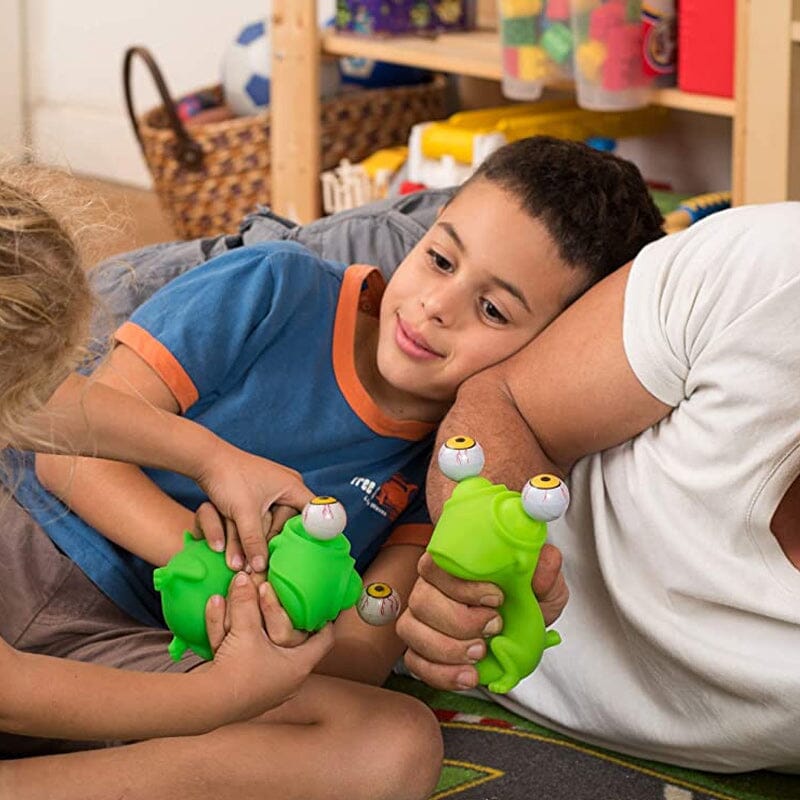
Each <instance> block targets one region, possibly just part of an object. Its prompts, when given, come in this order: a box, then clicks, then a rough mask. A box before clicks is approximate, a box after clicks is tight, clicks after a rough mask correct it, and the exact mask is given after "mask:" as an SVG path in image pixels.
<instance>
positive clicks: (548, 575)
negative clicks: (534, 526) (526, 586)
mask: <svg viewBox="0 0 800 800" xmlns="http://www.w3.org/2000/svg"><path fill="white" fill-rule="evenodd" d="M561 563H562V558H561V551H560V550H559V549H558V548H557V547H555V546H554V545H552V544H545V545H544V546H543V547H542V551H541V553H540V554H539V561H538V563H537V565H536V571H535V572H534V574H533V582H532V586H533V591H534V593H535V594H536V598H537V600H538V601H539V608H540V609H541V611H542V616H543V617H544V622H545V625H552V624H553V623H554V622H555V621H556V619H558V617H559V615H560V614H561V612H562V611H563V610H564V608H565V606H566V605H567V601H568V600H569V587H568V586H567V582H566V580H565V579H564V573H563V572H562V570H561Z"/></svg>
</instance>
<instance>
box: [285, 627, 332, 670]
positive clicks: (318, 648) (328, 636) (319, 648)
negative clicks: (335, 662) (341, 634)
mask: <svg viewBox="0 0 800 800" xmlns="http://www.w3.org/2000/svg"><path fill="white" fill-rule="evenodd" d="M332 647H333V624H332V623H330V622H329V623H328V624H327V625H326V626H325V627H324V628H322V629H321V630H319V631H317V633H314V634H312V635H311V636H309V637H308V639H307V640H306V641H305V642H303V644H301V645H298V646H297V647H295V648H294V649H293V650H292V653H296V654H298V655H302V656H303V659H304V660H305V661H306V663H307V664H308V670H309V672H310V671H311V670H312V669H313V668H314V667H315V666H316V665H317V664H318V663H319V662H320V661H321V660H322V659H323V658H324V657H325V656H326V655H327V654H328V653H329V652H330V650H331V648H332Z"/></svg>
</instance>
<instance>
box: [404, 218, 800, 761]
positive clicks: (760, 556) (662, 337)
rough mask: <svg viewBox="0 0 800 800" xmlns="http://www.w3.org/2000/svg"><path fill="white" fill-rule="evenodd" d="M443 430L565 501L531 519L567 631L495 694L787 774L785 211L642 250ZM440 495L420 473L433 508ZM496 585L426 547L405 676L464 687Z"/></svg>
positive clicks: (694, 754)
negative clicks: (550, 514) (546, 541)
mask: <svg viewBox="0 0 800 800" xmlns="http://www.w3.org/2000/svg"><path fill="white" fill-rule="evenodd" d="M457 434H467V435H469V436H471V437H474V438H475V439H477V440H478V441H479V442H480V443H481V444H482V446H483V448H484V450H485V452H486V469H485V470H484V473H483V474H484V475H486V476H487V477H489V478H491V479H493V480H496V481H499V482H503V483H506V484H507V485H508V486H510V487H512V488H518V487H520V486H522V485H523V484H524V482H525V480H526V479H527V478H529V477H530V476H531V475H533V474H535V473H537V472H541V471H542V470H543V469H547V470H551V471H556V472H559V473H561V474H562V475H568V476H569V478H568V480H569V485H570V490H571V495H572V504H571V506H570V508H569V510H568V512H567V513H566V515H565V517H564V518H562V519H561V520H558V521H556V522H553V523H551V524H550V526H549V527H550V541H551V542H553V543H554V544H555V545H556V546H557V547H558V548H560V549H561V551H562V554H563V564H564V576H565V577H566V581H567V584H568V585H569V587H570V590H571V599H570V602H569V603H568V604H567V606H566V609H565V611H564V613H563V616H562V618H561V619H560V620H559V625H558V629H559V632H560V633H561V634H562V636H563V643H562V644H561V646H559V647H555V648H552V649H549V650H548V651H547V652H546V654H545V655H544V658H543V660H542V662H541V664H540V666H539V668H538V669H537V670H536V671H535V672H534V673H533V675H531V676H530V677H528V678H527V679H525V680H524V681H522V682H521V683H520V684H519V685H518V686H517V687H516V688H515V689H514V690H513V691H512V692H510V693H509V694H508V695H505V696H493V697H494V699H495V700H497V701H498V702H500V703H502V704H503V705H505V706H507V707H509V708H511V709H513V710H514V711H516V712H518V713H520V714H523V715H525V716H527V717H529V718H531V719H534V720H536V721H538V722H540V723H542V724H545V725H547V726H550V727H552V728H555V729H557V730H559V731H562V732H565V733H568V734H571V735H574V736H576V737H578V738H581V739H583V740H586V741H590V742H593V743H596V744H599V745H602V746H605V747H608V748H612V749H615V750H618V751H623V752H626V753H629V754H632V755H635V756H641V757H644V758H652V759H658V760H662V761H667V762H671V763H675V764H680V765H685V766H689V767H694V768H701V769H709V770H715V771H721V772H729V771H741V770H750V769H757V768H771V769H778V770H786V771H800V725H798V719H800V477H798V476H799V475H800V203H779V204H773V205H763V206H748V207H742V208H736V209H732V210H729V211H725V212H721V213H719V214H715V215H714V216H712V217H710V218H708V219H707V220H705V221H703V222H701V223H699V224H696V225H694V226H692V227H691V228H689V229H688V230H687V231H685V232H683V233H680V234H677V235H673V236H669V237H666V238H664V239H661V240H659V241H657V242H654V243H652V244H650V245H648V246H647V247H645V248H644V249H643V250H642V251H641V253H640V254H639V255H638V256H637V257H636V259H635V260H634V261H633V262H632V263H629V264H627V265H625V266H624V267H623V268H621V269H620V270H618V271H617V272H616V273H614V274H612V275H611V276H609V277H608V278H606V279H605V280H604V281H602V282H601V283H600V284H598V285H597V286H596V287H595V288H594V289H592V290H591V291H589V292H588V293H587V294H586V295H585V296H584V297H583V298H581V299H580V300H578V301H577V302H576V303H575V304H574V305H573V306H572V307H571V308H569V309H568V310H567V311H566V312H565V313H564V314H563V315H562V316H561V317H560V318H558V319H557V320H556V321H555V322H553V323H552V324H551V326H550V327H549V328H548V329H547V330H545V332H544V333H542V334H541V335H540V336H539V337H538V338H537V339H535V340H534V341H533V342H532V343H531V344H530V345H528V346H527V347H526V348H525V349H524V350H523V351H521V352H520V353H518V354H517V355H516V356H514V357H513V358H512V359H510V360H508V361H506V362H505V363H503V364H501V365H499V366H497V367H494V368H492V369H491V370H487V371H486V372H484V373H482V374H480V375H478V376H476V377H475V378H473V379H471V380H470V381H469V382H468V383H467V384H465V385H464V386H463V387H462V389H461V390H460V392H459V396H458V400H457V403H456V405H455V407H454V408H453V410H452V411H451V413H450V414H449V415H448V417H447V418H446V420H445V421H444V423H443V424H442V427H441V430H440V435H439V438H440V440H445V439H447V438H448V437H451V436H453V435H457ZM451 490H452V483H450V482H449V481H447V479H445V478H444V477H443V476H441V474H440V473H439V471H438V470H437V469H436V467H435V466H434V468H433V469H432V470H431V472H430V475H429V486H428V498H429V502H430V503H431V504H433V505H434V508H433V509H432V510H433V512H434V514H436V513H437V510H438V508H439V507H440V506H441V503H442V502H443V501H444V500H445V499H446V497H448V496H449V494H450V491H451ZM565 597H566V591H563V592H562V602H563V601H564V600H565ZM500 599H501V598H500V596H499V590H498V589H497V588H496V587H493V586H491V585H487V584H469V583H466V582H462V581H457V580H456V579H454V578H451V577H449V576H446V575H444V573H441V572H440V571H439V570H438V569H437V568H436V567H435V566H434V565H433V564H432V562H431V561H430V558H429V557H428V556H424V557H423V559H422V561H421V562H420V578H419V580H418V582H417V585H416V587H415V589H414V593H413V595H412V597H411V599H410V601H409V610H408V611H407V612H406V613H405V615H404V617H403V618H402V619H401V621H400V623H399V625H398V631H399V632H400V634H401V635H402V636H403V638H404V639H405V640H406V642H407V643H408V645H409V651H408V653H407V656H406V663H407V665H408V667H409V669H411V671H412V672H413V673H414V674H416V675H418V676H419V677H421V678H423V679H424V680H426V681H427V682H428V683H430V684H432V685H434V686H438V687H441V688H449V689H456V688H467V687H471V686H475V684H476V683H477V674H476V671H475V669H474V667H473V666H471V665H472V664H473V663H474V662H475V661H476V660H477V658H480V657H481V655H482V654H483V652H484V648H485V645H484V640H483V638H482V636H481V630H482V629H483V628H484V626H487V625H488V627H489V629H490V631H491V630H493V629H496V626H497V622H496V621H495V618H496V616H497V612H496V609H495V608H493V605H496V604H497V603H498V601H499V600H500ZM493 626H494V628H493ZM470 648H471V650H470V654H468V653H467V651H468V649H470Z"/></svg>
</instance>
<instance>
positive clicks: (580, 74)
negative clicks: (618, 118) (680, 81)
mask: <svg viewBox="0 0 800 800" xmlns="http://www.w3.org/2000/svg"><path fill="white" fill-rule="evenodd" d="M571 8H572V32H573V36H574V40H575V89H576V94H577V98H578V104H579V105H580V106H581V107H582V108H590V109H595V110H614V109H624V108H639V107H641V106H644V105H646V103H647V100H648V95H649V90H650V87H651V86H653V84H654V82H655V80H656V79H658V82H659V83H660V84H663V83H664V81H665V79H666V80H667V81H672V82H674V72H675V37H676V32H675V3H674V0H645V2H642V0H573V3H572V6H571Z"/></svg>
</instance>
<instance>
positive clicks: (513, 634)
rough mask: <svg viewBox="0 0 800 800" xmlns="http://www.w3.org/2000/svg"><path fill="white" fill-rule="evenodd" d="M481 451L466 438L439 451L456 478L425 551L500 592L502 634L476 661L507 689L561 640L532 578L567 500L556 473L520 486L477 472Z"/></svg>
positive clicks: (487, 681) (484, 679) (491, 684)
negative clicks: (549, 531)
mask: <svg viewBox="0 0 800 800" xmlns="http://www.w3.org/2000/svg"><path fill="white" fill-rule="evenodd" d="M483 464H484V456H483V450H482V448H481V446H480V445H479V444H478V443H477V442H476V441H475V440H474V439H471V438H469V437H468V436H454V437H452V438H451V439H448V440H447V442H445V444H444V445H442V447H441V449H440V451H439V468H440V469H441V470H442V472H443V473H444V474H445V475H446V476H447V477H448V478H450V479H451V480H455V481H458V482H459V483H458V485H457V486H456V487H455V489H454V490H453V494H452V495H451V497H450V499H449V500H447V502H446V503H445V504H444V508H443V510H442V515H441V517H440V518H439V522H438V523H437V525H436V528H435V530H434V532H433V536H432V537H431V541H430V544H429V545H428V552H429V553H430V554H431V556H432V558H433V560H434V561H435V562H436V564H437V565H438V566H439V567H441V568H442V569H443V570H444V571H445V572H448V573H450V574H451V575H454V576H455V577H457V578H463V579H465V580H472V581H489V582H490V583H494V584H496V585H497V586H499V587H500V588H501V589H502V590H503V594H504V598H505V599H504V602H503V605H502V606H501V607H500V609H499V611H500V616H501V617H502V618H503V629H502V632H501V633H499V634H497V635H496V636H493V637H492V638H491V639H489V640H488V642H487V653H486V655H485V656H484V657H483V658H482V659H481V660H480V661H479V662H478V663H477V664H476V667H477V669H478V679H479V681H480V683H481V684H482V685H484V686H487V687H488V688H489V690H490V691H492V692H497V693H500V694H502V693H505V692H509V691H511V689H513V688H514V686H516V685H517V683H518V682H519V681H520V680H522V679H523V678H524V677H526V676H527V675H529V674H530V673H531V672H533V670H534V669H536V667H537V666H538V664H539V661H540V660H541V658H542V654H543V653H544V651H545V649H547V648H548V647H553V646H554V645H557V644H559V643H560V642H561V637H560V636H559V634H558V632H557V631H555V630H546V629H545V624H544V618H543V616H542V612H541V609H540V608H539V604H538V603H537V601H536V597H535V596H534V594H533V589H532V588H531V581H532V579H533V573H534V570H535V569H536V564H537V563H538V561H539V553H540V551H541V549H542V545H543V544H544V543H545V539H546V538H547V522H550V521H552V520H554V519H557V518H558V517H560V516H561V515H562V514H563V513H564V511H566V509H567V506H568V504H569V492H568V491H567V487H566V485H565V484H564V483H563V482H562V481H561V480H560V479H559V478H557V477H556V476H555V475H537V476H536V477H534V478H531V480H530V481H528V483H527V484H526V485H525V487H524V488H523V490H522V493H520V492H513V491H511V490H509V489H507V488H506V487H505V486H503V485H502V484H493V483H491V482H490V481H488V480H486V478H481V477H480V472H481V470H482V469H483Z"/></svg>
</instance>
